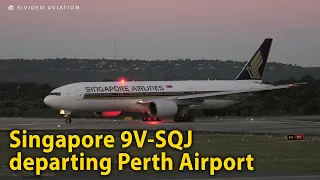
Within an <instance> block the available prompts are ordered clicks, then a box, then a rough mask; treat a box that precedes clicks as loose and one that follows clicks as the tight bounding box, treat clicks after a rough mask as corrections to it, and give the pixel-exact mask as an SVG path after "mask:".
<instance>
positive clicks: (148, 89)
mask: <svg viewBox="0 0 320 180" xmlns="http://www.w3.org/2000/svg"><path fill="white" fill-rule="evenodd" d="M267 86H272V85H269V84H261V83H259V81H258V82H257V81H254V80H205V81H203V80H202V81H128V82H79V83H73V84H68V85H65V86H61V87H59V88H56V89H54V90H53V91H52V92H51V93H50V94H49V95H48V96H46V97H45V99H44V102H45V104H47V105H48V106H50V107H52V108H55V109H59V110H66V111H88V112H90V111H91V112H101V111H131V112H135V111H140V112H142V111H147V106H146V105H144V104H139V103H137V102H139V100H145V99H157V98H163V97H167V96H182V95H190V94H200V93H210V92H220V91H231V90H241V89H249V88H258V87H267ZM235 103H238V101H237V100H232V99H206V100H204V101H203V102H199V103H193V102H190V103H189V104H188V106H187V109H215V108H221V107H226V106H229V105H232V104H235Z"/></svg>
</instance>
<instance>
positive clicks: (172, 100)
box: [44, 38, 301, 123]
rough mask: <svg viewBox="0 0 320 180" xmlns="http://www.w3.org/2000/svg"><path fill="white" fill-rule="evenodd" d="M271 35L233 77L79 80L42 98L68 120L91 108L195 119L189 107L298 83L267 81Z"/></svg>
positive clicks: (235, 100) (110, 113)
mask: <svg viewBox="0 0 320 180" xmlns="http://www.w3.org/2000/svg"><path fill="white" fill-rule="evenodd" d="M272 41H273V39H272V38H266V39H265V40H264V41H263V43H262V44H261V46H260V47H259V48H258V50H257V51H256V52H255V53H254V55H253V56H252V58H251V59H250V60H249V61H248V62H247V63H246V65H245V66H244V67H243V68H242V70H241V72H240V73H239V74H238V76H237V77H236V78H235V79H234V80H183V81H126V80H124V79H122V80H120V81H114V82H77V83H72V84H68V85H64V86H61V87H59V88H56V89H54V90H53V91H52V92H51V93H50V94H49V95H47V96H46V97H45V98H44V103H45V104H46V105H48V106H49V107H51V108H54V109H57V110H60V114H63V115H64V118H65V121H66V123H71V122H72V120H71V112H76V111H86V112H93V113H94V114H95V115H97V116H105V117H116V116H119V115H120V114H121V112H141V113H143V118H142V120H143V121H161V120H162V119H163V118H173V120H174V121H175V122H192V121H194V117H193V116H192V115H190V113H189V112H190V110H195V109H202V110H204V109H206V110H207V109H217V108H224V107H228V106H231V105H234V104H239V103H241V102H244V101H245V100H246V98H247V97H248V96H252V95H254V94H256V93H265V92H267V91H273V90H277V89H286V88H291V87H294V86H299V85H300V84H301V83H300V84H299V83H295V84H284V85H277V86H274V85H271V84H263V83H262V77H263V74H264V71H265V67H266V64H267V60H268V56H269V52H270V48H271V45H272Z"/></svg>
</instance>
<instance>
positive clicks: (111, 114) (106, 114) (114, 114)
mask: <svg viewBox="0 0 320 180" xmlns="http://www.w3.org/2000/svg"><path fill="white" fill-rule="evenodd" d="M94 114H95V115H96V116H102V117H117V116H119V115H120V114H121V111H103V112H94Z"/></svg>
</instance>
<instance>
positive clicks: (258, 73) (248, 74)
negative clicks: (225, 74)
mask: <svg viewBox="0 0 320 180" xmlns="http://www.w3.org/2000/svg"><path fill="white" fill-rule="evenodd" d="M271 45H272V39H271V38H267V39H265V40H264V41H263V43H262V44H261V46H260V48H259V49H258V50H257V51H256V52H255V53H254V55H253V56H252V58H251V60H250V61H249V62H248V63H247V64H246V65H245V66H244V68H243V69H242V70H241V72H240V73H239V75H238V76H237V78H236V80H262V77H263V73H264V70H265V67H266V64H267V61H268V56H269V52H270V48H271Z"/></svg>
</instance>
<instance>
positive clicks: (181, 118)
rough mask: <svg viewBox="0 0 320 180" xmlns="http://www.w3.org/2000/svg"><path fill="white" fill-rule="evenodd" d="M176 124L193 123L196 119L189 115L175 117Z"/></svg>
mask: <svg viewBox="0 0 320 180" xmlns="http://www.w3.org/2000/svg"><path fill="white" fill-rule="evenodd" d="M174 121H175V122H193V121H194V117H193V116H188V115H179V116H176V117H174Z"/></svg>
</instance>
